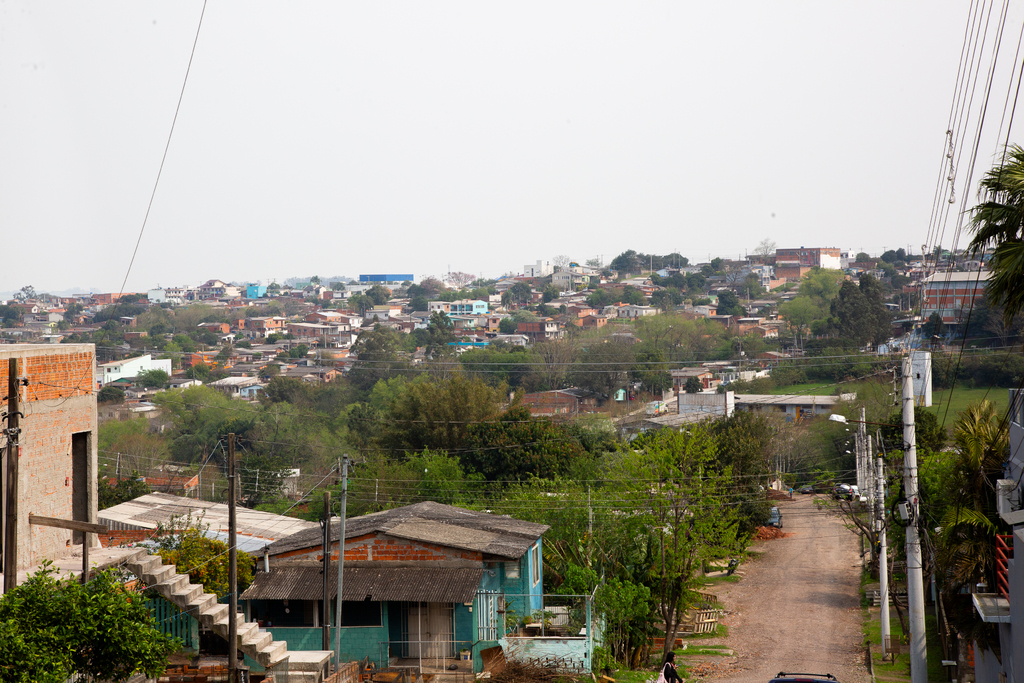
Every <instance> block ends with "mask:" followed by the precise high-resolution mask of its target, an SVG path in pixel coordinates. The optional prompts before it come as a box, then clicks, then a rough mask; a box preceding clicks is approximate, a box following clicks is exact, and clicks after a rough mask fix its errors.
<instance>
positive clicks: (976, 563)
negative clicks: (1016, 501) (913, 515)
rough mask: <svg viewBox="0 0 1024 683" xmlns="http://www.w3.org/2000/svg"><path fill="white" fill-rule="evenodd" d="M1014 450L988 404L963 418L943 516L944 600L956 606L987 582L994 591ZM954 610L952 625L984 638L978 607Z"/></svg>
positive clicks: (939, 557) (939, 553) (956, 428)
mask: <svg viewBox="0 0 1024 683" xmlns="http://www.w3.org/2000/svg"><path fill="white" fill-rule="evenodd" d="M1008 448H1009V436H1008V431H1007V426H1006V422H1004V421H1002V420H1000V419H999V416H998V415H997V414H996V408H995V405H994V404H993V403H992V402H991V401H988V400H982V401H979V402H977V403H972V404H970V405H969V406H967V408H965V409H964V411H963V412H961V413H960V415H959V416H958V417H957V421H956V425H955V426H954V430H953V451H954V464H953V467H952V468H951V469H950V472H949V476H948V479H947V481H946V486H945V488H946V496H945V499H946V501H947V502H948V504H949V507H948V508H946V511H945V514H943V516H942V522H941V525H942V531H941V533H940V536H939V544H938V548H937V555H936V561H937V565H938V566H937V570H938V573H939V577H940V578H941V580H942V586H943V588H942V591H943V594H944V595H945V596H946V597H947V598H948V599H950V601H951V602H958V600H957V598H956V596H958V595H960V593H961V589H962V588H964V587H969V586H973V585H974V584H977V583H979V582H982V581H984V582H986V583H987V584H988V585H990V586H993V585H994V582H993V580H992V579H993V578H994V577H993V568H994V566H995V542H996V539H995V537H996V533H997V532H998V531H999V524H1000V520H999V516H998V514H997V512H996V504H995V495H994V494H995V482H996V480H997V479H999V478H1000V476H1001V475H1002V473H1003V462H1004V460H1005V458H1006V453H1007V450H1008ZM966 607H967V609H965V610H961V609H956V608H955V607H954V609H952V610H951V611H950V621H951V622H952V624H953V626H954V627H955V628H956V629H957V630H958V631H959V632H960V633H961V634H963V635H965V636H967V635H970V634H974V635H981V634H980V633H978V627H979V626H980V624H979V623H978V620H977V615H976V614H975V613H974V611H973V607H971V606H970V605H967V606H966Z"/></svg>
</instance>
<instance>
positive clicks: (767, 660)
mask: <svg viewBox="0 0 1024 683" xmlns="http://www.w3.org/2000/svg"><path fill="white" fill-rule="evenodd" d="M794 496H795V499H794V500H793V501H792V502H790V501H777V502H776V504H777V505H778V506H779V509H780V510H781V511H782V521H783V527H784V531H786V532H787V533H790V534H792V535H791V536H789V537H788V538H784V539H778V540H773V541H758V542H756V543H754V545H753V546H752V549H753V550H755V551H760V552H761V554H760V556H759V557H758V558H757V559H754V560H752V561H750V562H747V563H745V564H744V565H743V566H742V567H741V572H742V573H743V574H744V576H743V578H742V580H741V581H739V582H738V583H724V584H718V585H715V586H713V587H711V588H710V589H709V591H710V592H712V593H715V594H717V595H718V597H719V599H720V600H721V601H722V603H724V605H725V609H726V614H725V615H724V616H723V618H722V623H724V624H726V625H727V626H728V627H729V635H728V637H727V638H721V639H715V640H705V641H703V642H706V643H709V644H710V643H721V644H725V645H727V646H729V647H730V648H732V649H733V650H734V652H735V655H736V656H735V657H731V658H727V659H725V662H724V663H727V665H728V666H727V668H725V670H723V671H719V672H716V673H713V674H712V675H711V676H710V678H714V679H716V680H727V681H738V682H741V683H765V682H766V681H768V680H769V679H770V678H772V677H773V676H774V675H775V674H777V673H778V672H780V671H791V672H805V673H831V674H833V675H834V676H836V678H838V679H839V682H840V683H865V682H867V681H869V680H870V676H869V675H868V672H867V667H866V665H865V654H864V646H863V644H862V643H863V636H862V634H861V619H862V617H861V614H862V612H861V607H860V598H859V594H858V589H859V585H860V557H859V553H858V550H857V548H858V545H859V544H858V543H857V537H856V536H855V535H854V534H853V533H852V532H850V531H848V530H846V529H844V528H843V525H842V524H841V522H840V520H839V519H838V518H837V517H835V516H833V515H830V514H828V513H825V512H820V511H818V510H816V509H815V508H814V503H813V499H814V496H810V495H800V494H794ZM700 642H702V641H695V642H694V645H698V644H699V643H700ZM716 659H717V658H716ZM719 661H721V660H719Z"/></svg>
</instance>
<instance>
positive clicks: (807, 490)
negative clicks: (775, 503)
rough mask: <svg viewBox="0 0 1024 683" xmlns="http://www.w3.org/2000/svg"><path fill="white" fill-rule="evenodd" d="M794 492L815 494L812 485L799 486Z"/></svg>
mask: <svg viewBox="0 0 1024 683" xmlns="http://www.w3.org/2000/svg"><path fill="white" fill-rule="evenodd" d="M796 492H797V493H815V490H814V484H807V485H806V486H801V487H800V488H798V489H797V490H796Z"/></svg>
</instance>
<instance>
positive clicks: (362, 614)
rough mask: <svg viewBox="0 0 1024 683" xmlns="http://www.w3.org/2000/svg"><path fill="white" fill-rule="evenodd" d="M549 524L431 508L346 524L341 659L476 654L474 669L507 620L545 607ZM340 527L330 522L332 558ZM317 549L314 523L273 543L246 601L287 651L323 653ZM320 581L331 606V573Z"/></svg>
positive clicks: (319, 536)
mask: <svg viewBox="0 0 1024 683" xmlns="http://www.w3.org/2000/svg"><path fill="white" fill-rule="evenodd" d="M547 529H548V527H547V526H546V525H543V524H535V523H532V522H524V521H520V520H517V519H512V518H510V517H505V516H501V515H492V514H487V513H485V512H476V511H473V510H467V509H464V508H458V507H452V506H449V505H442V504H440V503H435V502H423V503H417V504H415V505H408V506H405V507H400V508H395V509H392V510H386V511H384V512H375V513H372V514H368V515H363V516H361V517H355V518H352V519H349V520H348V521H347V523H346V526H345V540H344V552H345V566H344V585H343V589H342V590H343V606H342V623H343V624H344V627H343V629H342V633H341V651H342V661H359V660H362V659H364V658H369V659H370V661H372V662H374V663H375V665H376V666H377V667H378V668H384V667H386V666H388V665H389V664H391V663H392V662H396V663H398V662H401V660H403V659H404V660H408V661H407V664H408V665H409V666H410V667H412V668H414V669H415V668H416V667H417V665H419V664H420V659H421V657H433V658H436V659H442V660H446V664H447V661H452V662H454V661H455V660H456V658H457V656H458V652H459V650H461V649H463V648H465V649H466V650H467V651H469V650H470V649H472V653H473V654H472V660H471V662H467V663H466V667H467V669H466V670H463V673H470V671H469V669H472V671H476V672H479V671H481V670H482V660H481V658H480V650H481V649H484V648H486V647H491V646H495V645H497V644H498V640H499V639H501V638H502V637H504V635H505V616H506V614H509V613H513V612H514V613H516V614H523V615H529V614H532V613H533V612H534V611H535V610H539V609H540V608H541V607H542V606H543V595H542V586H543V581H542V578H543V577H542V572H543V566H544V564H543V557H542V547H541V539H542V536H543V534H544V532H545V531H547ZM339 531H340V530H339V526H338V525H337V524H333V525H332V526H331V537H330V543H329V547H330V552H331V556H332V560H334V561H336V560H337V558H338V546H339V537H340V533H339ZM323 543H324V542H323V533H322V531H321V530H320V529H319V528H313V529H307V530H305V531H300V532H298V533H296V534H293V535H291V536H289V537H288V538H286V539H284V540H281V541H277V542H275V543H272V544H270V545H269V546H267V547H266V549H265V550H264V551H263V553H262V557H263V559H264V561H263V562H258V563H257V570H258V571H257V573H256V574H255V576H254V579H253V582H252V585H250V586H249V588H247V589H246V590H245V592H244V593H242V595H241V600H242V602H243V603H244V605H245V610H246V617H247V620H255V621H258V622H259V623H260V626H261V627H262V628H264V629H266V630H267V631H269V632H270V633H271V635H272V636H273V638H274V640H286V641H288V643H289V649H310V650H312V649H316V650H319V649H320V644H321V641H320V634H321V628H320V626H321V615H322V614H323V609H322V600H323V597H324V594H323V588H322V586H323V574H322V558H323ZM335 566H336V565H333V564H332V567H335ZM267 568H269V571H268V570H267ZM327 580H328V585H327V599H328V600H331V601H333V600H335V599H336V597H337V590H338V587H337V575H336V573H334V571H331V572H329V573H328V576H327ZM300 643H301V644H304V645H305V648H303V647H302V646H300V645H299V644H300Z"/></svg>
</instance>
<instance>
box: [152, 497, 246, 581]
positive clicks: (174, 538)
mask: <svg viewBox="0 0 1024 683" xmlns="http://www.w3.org/2000/svg"><path fill="white" fill-rule="evenodd" d="M207 527H208V525H206V526H205V527H204V526H202V525H199V524H198V523H197V522H194V521H193V520H192V518H191V517H183V518H172V519H171V523H170V525H169V526H168V527H166V528H161V529H159V530H158V532H157V533H158V535H157V539H156V540H157V544H158V547H159V549H158V550H157V553H158V554H159V555H160V557H162V558H163V560H164V563H165V564H173V565H174V566H175V568H176V569H177V571H178V573H179V574H188V577H189V581H191V582H192V583H193V584H202V585H203V591H204V592H206V593H213V594H214V595H216V596H217V599H218V600H219V599H220V598H223V597H224V596H225V595H227V594H228V587H229V585H230V576H229V575H228V544H227V543H225V542H224V541H219V540H217V539H215V538H208V537H207V536H206V535H205V532H206V529H207ZM237 567H238V591H239V592H242V591H244V590H245V589H246V588H247V587H248V586H249V584H250V583H252V570H253V557H252V556H251V555H249V553H246V552H242V551H241V550H239V551H238V552H237Z"/></svg>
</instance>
